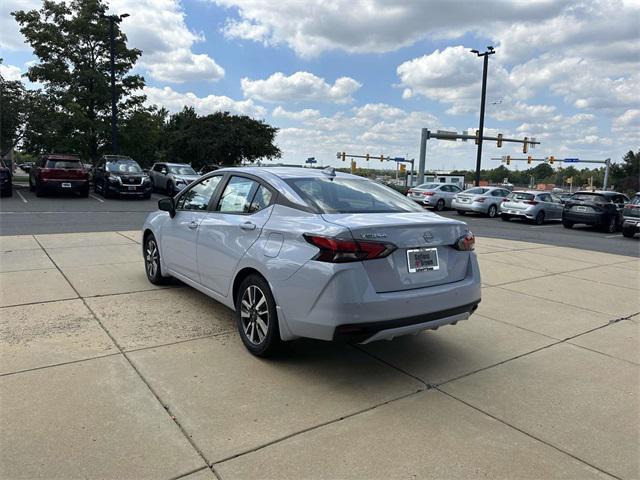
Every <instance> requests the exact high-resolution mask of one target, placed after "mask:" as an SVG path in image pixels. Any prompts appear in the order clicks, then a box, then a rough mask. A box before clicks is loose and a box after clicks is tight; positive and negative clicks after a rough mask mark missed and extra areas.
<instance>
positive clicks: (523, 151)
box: [522, 137, 529, 153]
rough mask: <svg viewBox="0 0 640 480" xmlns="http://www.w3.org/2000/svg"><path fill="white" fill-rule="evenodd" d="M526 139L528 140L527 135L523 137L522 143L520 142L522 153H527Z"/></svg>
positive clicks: (527, 144)
mask: <svg viewBox="0 0 640 480" xmlns="http://www.w3.org/2000/svg"><path fill="white" fill-rule="evenodd" d="M528 140H529V138H528V137H524V143H523V144H522V153H527V152H528V151H529V143H528Z"/></svg>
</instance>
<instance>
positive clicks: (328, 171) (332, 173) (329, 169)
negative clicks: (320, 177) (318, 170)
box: [322, 167, 336, 178]
mask: <svg viewBox="0 0 640 480" xmlns="http://www.w3.org/2000/svg"><path fill="white" fill-rule="evenodd" d="M322 173H324V174H325V175H327V176H329V177H331V178H334V177H335V176H336V169H335V168H333V167H327V168H325V169H323V170H322Z"/></svg>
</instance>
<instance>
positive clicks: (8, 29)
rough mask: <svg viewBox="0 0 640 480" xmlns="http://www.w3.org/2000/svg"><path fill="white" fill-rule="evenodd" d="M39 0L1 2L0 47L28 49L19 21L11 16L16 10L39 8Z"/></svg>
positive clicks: (7, 0) (3, 0) (6, 0)
mask: <svg viewBox="0 0 640 480" xmlns="http://www.w3.org/2000/svg"><path fill="white" fill-rule="evenodd" d="M40 5H41V2H40V1H38V0H2V1H1V2H0V32H2V33H0V48H2V49H7V50H28V49H30V47H29V45H27V44H25V43H24V37H23V36H22V34H21V33H20V30H19V29H18V22H16V20H15V18H13V16H11V12H15V11H16V10H31V9H33V8H38V7H39V6H40Z"/></svg>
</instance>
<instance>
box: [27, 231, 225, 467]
mask: <svg viewBox="0 0 640 480" xmlns="http://www.w3.org/2000/svg"><path fill="white" fill-rule="evenodd" d="M36 242H37V243H38V245H40V247H41V248H42V249H43V250H44V252H45V254H46V255H47V257H49V260H51V262H53V264H54V265H55V266H56V268H57V269H58V271H59V272H60V274H61V275H62V276H63V278H64V279H65V281H66V282H67V283H68V284H69V285H70V286H71V288H72V289H73V290H74V292H76V294H77V295H78V297H80V299H81V300H82V303H83V304H84V306H85V307H86V308H87V309H88V310H89V312H90V313H91V315H92V316H93V318H94V319H95V321H96V322H97V323H98V325H100V327H101V328H102V329H103V330H104V332H105V333H106V334H107V336H108V337H109V338H110V339H111V341H112V342H113V344H114V345H115V346H116V348H117V349H118V350H119V351H120V353H121V354H122V356H123V357H124V358H125V360H126V361H127V363H128V364H129V365H130V366H131V368H132V369H133V371H134V372H135V373H136V374H137V375H138V377H139V378H140V380H141V381H142V383H144V384H145V385H146V386H147V388H148V389H149V392H151V394H152V395H153V396H154V398H155V399H156V400H157V401H158V403H159V404H160V406H161V407H162V408H163V410H164V411H165V412H166V413H167V415H168V416H169V419H170V420H172V421H173V423H174V424H175V425H176V426H177V427H178V429H179V430H180V432H181V433H182V435H183V436H184V438H185V439H186V440H187V442H188V443H189V444H190V445H191V447H192V448H193V449H194V450H195V451H196V453H197V454H198V456H199V457H200V458H201V459H202V460H203V461H204V463H205V465H209V461H208V460H207V457H206V456H205V455H204V453H203V452H202V450H201V449H200V448H199V447H198V446H197V445H196V444H195V442H194V441H193V439H192V438H191V437H190V436H189V434H188V433H187V432H186V430H185V429H184V427H183V426H182V424H181V423H180V422H179V421H178V419H177V417H176V416H175V415H172V414H171V411H170V409H169V407H168V406H166V405H165V404H164V403H163V402H162V400H161V398H160V396H159V395H158V393H157V392H156V391H155V390H154V389H153V388H152V387H151V384H150V383H149V382H148V381H147V379H146V378H144V376H143V375H142V372H140V370H138V368H137V367H136V365H135V364H134V363H133V361H132V360H131V359H130V358H129V356H128V355H127V353H126V352H125V351H124V350H123V349H122V347H121V346H120V344H119V343H118V341H117V340H116V339H115V337H114V336H113V335H112V334H111V332H110V331H109V330H108V329H107V328H106V327H105V326H104V324H103V323H102V322H101V321H100V318H99V317H98V315H97V314H96V312H95V311H94V310H93V309H92V308H91V307H90V306H89V304H88V303H87V302H86V301H85V299H84V298H83V297H82V296H80V293H79V292H78V290H76V288H75V287H74V286H73V284H72V283H71V282H70V281H69V279H68V278H67V276H66V275H65V274H64V272H63V271H62V269H61V268H60V267H59V266H58V264H57V263H56V262H54V260H53V258H51V256H50V255H49V252H47V250H46V249H45V248H44V247H42V245H41V244H40V242H39V241H38V240H37V239H36ZM211 469H212V471H213V473H214V474H215V475H216V476H218V475H217V472H216V471H215V469H213V466H212V467H211ZM218 478H220V477H218Z"/></svg>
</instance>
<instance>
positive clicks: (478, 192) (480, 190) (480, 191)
mask: <svg viewBox="0 0 640 480" xmlns="http://www.w3.org/2000/svg"><path fill="white" fill-rule="evenodd" d="M488 191H489V189H488V188H470V189H469V190H465V191H464V193H473V194H474V195H482V194H483V193H487V192H488Z"/></svg>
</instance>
